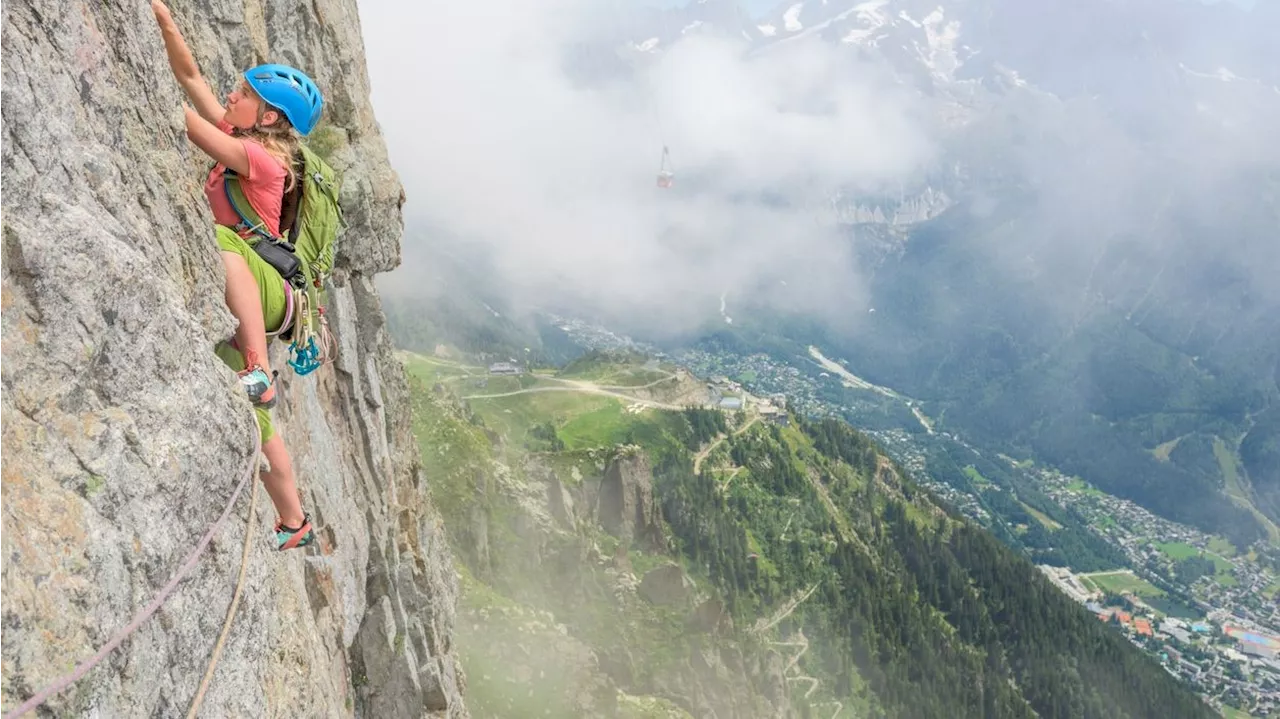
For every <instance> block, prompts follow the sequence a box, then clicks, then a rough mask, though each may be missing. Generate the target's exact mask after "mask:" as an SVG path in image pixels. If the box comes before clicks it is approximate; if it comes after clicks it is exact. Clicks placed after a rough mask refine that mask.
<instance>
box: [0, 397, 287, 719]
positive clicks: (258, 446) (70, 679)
mask: <svg viewBox="0 0 1280 719" xmlns="http://www.w3.org/2000/svg"><path fill="white" fill-rule="evenodd" d="M261 452H262V430H261V429H260V428H259V427H258V426H257V416H256V415H255V416H254V432H253V455H252V459H251V461H250V462H249V465H248V466H247V467H245V472H244V477H242V478H241V479H240V483H239V484H237V485H236V488H235V491H233V492H232V493H231V498H230V499H228V500H227V506H226V507H223V509H222V514H221V515H220V516H219V517H218V519H217V520H216V521H215V522H214V523H213V525H212V526H210V527H209V531H207V532H205V533H204V536H203V537H201V538H200V541H199V542H198V543H197V544H196V547H195V549H193V550H191V552H190V553H189V554H187V558H186V560H185V561H184V562H183V563H182V566H180V567H178V571H177V572H176V573H175V574H174V575H173V578H172V579H170V580H169V583H168V584H166V585H164V588H162V589H161V590H160V593H159V594H157V595H156V597H155V599H152V600H151V603H150V604H148V605H147V606H146V607H144V608H143V609H142V611H141V612H138V614H137V615H136V616H135V617H134V618H133V621H131V622H129V623H128V624H127V625H125V627H124V628H123V629H121V630H120V631H118V632H116V635H115V636H114V637H112V638H111V641H109V642H107V643H106V644H104V645H103V646H102V648H101V649H99V650H98V652H97V653H96V654H94V655H93V656H91V657H89V658H88V659H86V660H85V661H83V662H81V663H80V665H79V666H77V667H76V668H75V669H73V670H71V671H70V672H68V673H67V674H64V675H62V676H61V677H58V678H57V679H56V680H54V681H53V682H51V683H50V684H49V685H48V686H46V687H45V688H44V689H41V690H40V691H39V692H36V694H35V696H33V697H31V698H30V699H28V700H27V701H25V702H23V704H22V706H20V707H18V708H17V709H14V710H13V711H11V712H9V713H8V714H5V715H4V719H17V718H18V717H20V716H22V715H23V714H26V713H27V712H29V711H31V710H33V709H35V708H36V707H38V706H40V705H41V704H44V703H45V702H47V701H49V698H50V697H52V696H53V695H54V694H57V693H58V692H60V691H62V690H63V689H66V688H67V687H69V686H71V685H72V684H73V683H75V682H77V681H79V680H80V679H81V678H82V677H84V675H85V674H88V673H89V670H91V669H93V668H94V667H95V666H97V665H98V663H99V662H101V661H102V660H103V659H106V657H107V655H108V654H110V653H111V652H113V651H115V649H116V648H117V647H119V646H120V644H121V643H123V642H124V640H125V639H127V638H129V635H131V634H133V633H134V632H135V631H137V629H138V627H141V626H142V625H143V623H145V622H146V621H147V620H148V619H150V618H151V616H152V615H154V614H155V613H156V611H157V610H159V609H160V606H161V605H163V604H164V603H165V601H166V600H168V599H169V595H170V594H172V593H173V591H174V590H175V589H177V588H178V584H179V583H180V582H181V581H182V580H183V578H184V577H186V576H187V573H188V572H190V571H191V570H192V569H194V568H195V566H196V562H197V561H199V559H200V556H201V555H203V554H204V552H205V550H206V549H208V547H209V542H211V541H213V535H215V534H217V532H218V530H219V529H220V528H221V527H222V524H223V522H225V521H227V517H228V516H230V515H231V508H232V507H234V506H235V503H236V500H237V499H239V498H240V492H242V491H244V487H245V485H246V484H247V483H249V481H250V480H252V479H253V478H254V477H255V476H256V475H257V471H256V470H257V469H258V468H259V466H260V464H259V462H260V457H259V455H260V453H261ZM254 494H255V495H256V494H257V486H256V483H255V487H254ZM249 511H250V518H252V516H253V515H252V512H253V509H252V507H251V508H250V510H249ZM245 531H246V533H248V531H249V530H248V529H246V530H245ZM243 575H244V569H243V567H242V568H241V577H242V578H243ZM196 706H198V705H196ZM196 706H193V707H192V710H193V711H194V710H195V708H196Z"/></svg>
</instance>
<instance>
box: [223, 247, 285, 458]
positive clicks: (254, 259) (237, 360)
mask: <svg viewBox="0 0 1280 719" xmlns="http://www.w3.org/2000/svg"><path fill="white" fill-rule="evenodd" d="M214 228H215V229H216V230H217V235H218V248H219V249H221V250H222V251H223V252H234V253H235V254H237V255H240V256H241V257H243V258H244V259H245V262H247V263H249V271H250V272H252V273H253V279H254V280H256V281H257V283H258V296H259V298H260V299H261V300H262V318H263V320H264V324H265V326H266V328H267V331H268V332H271V331H274V330H276V329H278V328H279V327H280V323H282V322H284V315H285V309H286V303H287V301H288V300H287V298H286V297H285V289H284V280H283V279H281V277H280V273H279V272H276V268H274V267H272V266H271V265H269V264H267V262H266V260H263V259H262V258H261V257H259V256H258V253H257V252H254V251H253V248H252V247H250V246H249V243H247V242H245V241H244V238H242V237H240V236H239V235H237V234H236V233H235V230H232V229H231V228H230V227H227V226H225V225H214ZM268 343H270V340H268ZM214 352H215V354H217V355H218V357H219V358H220V359H221V360H222V361H223V362H225V363H226V365H227V366H228V367H230V368H231V369H233V370H235V371H236V372H241V371H243V370H244V367H245V358H244V355H243V354H242V353H241V352H240V351H239V350H237V349H236V348H235V347H233V346H231V343H230V342H219V343H218V346H217V347H216V348H215V349H214ZM277 391H279V390H278V389H277ZM254 412H256V413H257V415H258V426H259V427H260V428H261V435H262V443H263V444H266V443H267V441H268V440H270V439H271V438H272V437H273V436H275V427H274V426H273V425H272V423H271V410H268V409H263V408H261V407H255V408H254Z"/></svg>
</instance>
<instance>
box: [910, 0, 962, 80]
mask: <svg viewBox="0 0 1280 719" xmlns="http://www.w3.org/2000/svg"><path fill="white" fill-rule="evenodd" d="M924 32H925V37H926V38H927V40H928V42H929V51H928V52H927V53H925V52H921V54H920V60H921V61H922V62H923V63H924V64H925V66H926V67H928V68H929V70H930V72H932V73H933V74H934V75H935V76H937V77H939V78H942V79H946V80H950V79H952V78H954V77H955V72H956V70H958V69H959V68H960V65H961V64H962V63H961V62H960V58H959V56H958V55H957V54H956V40H957V39H958V38H959V37H960V22H959V21H958V20H952V21H950V22H947V20H946V17H945V12H944V11H943V9H942V8H941V7H939V8H938V9H937V10H934V11H933V12H931V13H929V14H928V15H927V16H926V17H925V18H924Z"/></svg>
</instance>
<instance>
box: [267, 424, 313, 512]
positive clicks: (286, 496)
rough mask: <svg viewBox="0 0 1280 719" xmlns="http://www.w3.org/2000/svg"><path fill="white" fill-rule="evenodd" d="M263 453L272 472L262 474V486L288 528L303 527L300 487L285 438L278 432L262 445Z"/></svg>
mask: <svg viewBox="0 0 1280 719" xmlns="http://www.w3.org/2000/svg"><path fill="white" fill-rule="evenodd" d="M262 453H263V454H265V455H267V461H268V462H270V463H271V471H269V472H263V473H262V484H263V485H265V486H266V488H267V494H269V495H271V502H272V504H274V505H276V514H278V515H280V521H281V522H283V523H284V525H285V526H287V527H301V526H302V522H303V520H304V519H305V517H304V516H303V514H302V501H301V500H299V499H298V485H297V483H296V482H294V479H293V460H292V459H290V457H289V450H288V449H286V448H285V446H284V438H283V437H281V436H280V434H279V433H278V432H277V433H276V434H275V435H274V436H272V437H271V439H269V440H267V443H266V444H264V445H262Z"/></svg>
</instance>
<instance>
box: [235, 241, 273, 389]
mask: <svg viewBox="0 0 1280 719" xmlns="http://www.w3.org/2000/svg"><path fill="white" fill-rule="evenodd" d="M222 264H223V266H224V267H225V268H226V270H227V307H228V308H229V309H230V310H231V314H233V315H235V317H236V319H238V320H240V326H239V327H237V328H236V346H237V347H239V349H240V351H241V352H242V353H244V356H245V357H246V360H248V358H252V361H256V362H257V364H258V365H260V366H261V367H262V369H263V371H265V372H266V373H267V376H268V377H270V376H271V365H270V360H269V359H268V358H267V327H266V320H264V319H263V318H262V298H261V296H260V295H259V294H258V293H259V290H258V283H257V281H256V280H254V279H253V273H252V272H250V271H249V263H248V262H245V259H244V258H243V257H241V256H240V255H237V254H236V253H234V252H227V251H226V250H223V251H222ZM273 389H274V388H273ZM270 395H271V392H268V393H267V397H270ZM264 399H266V397H264Z"/></svg>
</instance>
